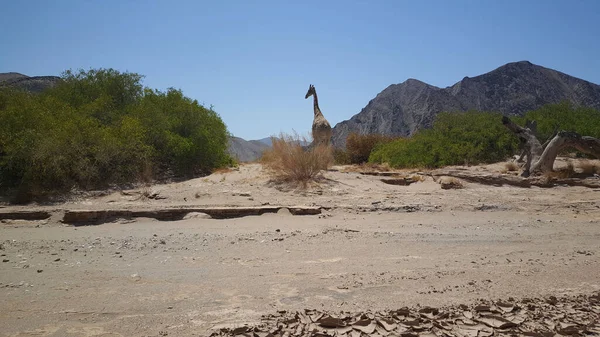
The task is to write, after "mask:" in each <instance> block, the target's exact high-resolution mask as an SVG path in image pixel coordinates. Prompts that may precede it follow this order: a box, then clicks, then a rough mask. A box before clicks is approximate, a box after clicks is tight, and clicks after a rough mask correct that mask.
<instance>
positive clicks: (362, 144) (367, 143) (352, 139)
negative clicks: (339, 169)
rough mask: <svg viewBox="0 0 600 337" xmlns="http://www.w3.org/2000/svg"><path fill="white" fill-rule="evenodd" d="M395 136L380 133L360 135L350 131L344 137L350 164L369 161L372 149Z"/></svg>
mask: <svg viewBox="0 0 600 337" xmlns="http://www.w3.org/2000/svg"><path fill="white" fill-rule="evenodd" d="M395 138H397V137H390V136H385V135H380V134H368V135H361V134H358V133H356V132H352V133H350V134H349V135H348V137H347V138H346V151H347V153H348V157H349V160H350V164H361V163H365V162H367V161H369V156H370V155H371V152H372V151H373V149H374V148H375V147H376V146H378V145H381V144H387V143H389V142H391V141H392V140H394V139H395Z"/></svg>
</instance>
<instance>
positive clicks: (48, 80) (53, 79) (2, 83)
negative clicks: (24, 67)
mask: <svg viewBox="0 0 600 337" xmlns="http://www.w3.org/2000/svg"><path fill="white" fill-rule="evenodd" d="M58 81H60V77H57V76H33V77H29V76H27V75H23V74H19V73H0V87H11V88H18V89H23V90H26V91H29V92H33V93H39V92H42V91H44V90H45V89H47V88H51V87H53V86H55V85H56V83H58Z"/></svg>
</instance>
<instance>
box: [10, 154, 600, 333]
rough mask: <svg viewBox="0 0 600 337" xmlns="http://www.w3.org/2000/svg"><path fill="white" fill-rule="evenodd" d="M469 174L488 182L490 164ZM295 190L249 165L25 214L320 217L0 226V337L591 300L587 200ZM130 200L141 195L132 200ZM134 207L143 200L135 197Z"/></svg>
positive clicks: (345, 179) (350, 183) (354, 176)
mask: <svg viewBox="0 0 600 337" xmlns="http://www.w3.org/2000/svg"><path fill="white" fill-rule="evenodd" d="M469 169H472V170H489V171H494V170H500V169H501V165H496V166H493V165H492V166H486V167H473V168H469ZM325 177H326V178H327V180H325V181H323V182H321V183H320V185H319V186H312V187H310V188H309V189H308V190H307V191H301V190H289V189H281V188H279V187H277V186H274V185H273V184H271V183H269V182H268V176H267V175H266V174H265V172H264V171H263V169H262V168H261V167H260V165H244V166H242V167H241V168H240V169H239V170H238V171H233V172H226V173H218V174H213V175H211V176H209V177H207V178H199V179H194V180H189V181H185V182H180V183H175V184H169V185H158V186H153V187H152V188H151V190H152V192H153V193H157V194H158V195H159V196H160V197H163V198H165V199H158V200H157V199H146V198H144V197H143V196H141V195H140V194H139V193H138V194H136V193H133V194H132V193H128V194H127V195H123V194H121V193H118V192H117V193H112V194H108V195H104V196H100V197H91V196H90V197H85V198H84V197H80V198H77V199H74V200H70V201H68V202H65V203H62V204H59V205H50V206H48V205H46V206H40V205H29V206H26V207H24V206H19V207H17V206H8V205H4V206H2V207H0V211H2V210H26V209H34V210H35V209H51V210H65V209H112V208H115V209H117V208H131V209H134V208H160V207H177V206H186V207H189V206H206V205H218V206H235V205H264V204H267V203H268V204H270V205H288V206H294V205H309V206H310V205H316V206H322V207H324V211H323V213H322V214H321V215H311V216H293V215H290V214H289V213H286V212H285V211H283V212H280V213H279V214H266V215H262V216H249V217H243V218H237V219H227V220H216V219H205V218H201V217H198V218H191V219H187V220H181V221H157V220H154V219H129V220H117V221H114V222H110V223H105V224H99V225H95V226H77V227H76V226H71V225H67V224H63V223H61V222H60V221H58V219H59V218H60V217H52V218H51V219H49V220H43V221H20V220H4V221H3V222H2V223H0V243H1V247H0V255H2V256H1V257H0V259H1V260H2V261H3V262H2V263H0V303H1V310H0V336H165V335H169V336H195V335H208V334H210V333H211V332H212V331H215V329H219V328H221V327H235V326H240V325H242V324H255V323H257V322H259V321H260V318H261V315H263V314H272V313H276V312H277V311H280V310H288V311H289V310H292V311H293V310H303V309H306V308H311V309H319V310H328V311H336V312H339V311H342V310H343V311H350V312H361V311H365V310H385V309H396V308H400V307H403V306H414V305H422V306H424V305H429V306H436V307H439V306H443V305H457V304H472V303H475V302H476V301H477V300H478V299H481V298H484V299H501V298H508V297H514V298H517V299H518V298H524V297H547V296H562V295H568V296H575V295H578V294H592V293H594V292H597V291H598V290H600V259H599V257H600V227H599V226H600V209H599V207H600V205H599V203H598V196H599V195H600V191H598V190H594V189H590V188H584V187H560V186H559V187H554V188H551V189H541V188H529V189H524V188H517V187H493V186H483V185H478V184H468V183H465V188H464V189H460V190H442V189H440V185H439V184H437V183H435V182H433V180H432V179H431V178H430V177H428V178H427V179H426V180H425V181H423V182H418V183H414V184H412V185H410V186H394V185H386V184H384V183H382V182H381V181H380V180H379V179H380V178H381V177H376V176H366V175H360V174H358V173H344V172H341V171H337V172H327V173H326V174H325ZM140 191H141V192H148V191H147V190H144V189H143V188H142V189H140ZM146 194H148V193H146Z"/></svg>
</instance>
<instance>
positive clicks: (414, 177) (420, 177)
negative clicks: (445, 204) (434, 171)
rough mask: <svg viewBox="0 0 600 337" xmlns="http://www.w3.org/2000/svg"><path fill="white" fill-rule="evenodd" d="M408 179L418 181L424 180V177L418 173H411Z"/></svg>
mask: <svg viewBox="0 0 600 337" xmlns="http://www.w3.org/2000/svg"><path fill="white" fill-rule="evenodd" d="M408 179H411V180H412V181H415V182H417V181H419V182H423V181H425V179H426V177H425V176H424V175H420V174H411V175H410V176H409V177H408Z"/></svg>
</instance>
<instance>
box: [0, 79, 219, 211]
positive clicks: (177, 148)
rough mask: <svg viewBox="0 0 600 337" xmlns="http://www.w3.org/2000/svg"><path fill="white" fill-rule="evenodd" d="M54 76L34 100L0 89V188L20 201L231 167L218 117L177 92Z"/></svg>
mask: <svg viewBox="0 0 600 337" xmlns="http://www.w3.org/2000/svg"><path fill="white" fill-rule="evenodd" d="M62 78H63V80H62V81H61V82H60V83H59V84H58V85H57V86H55V87H54V88H51V89H48V90H47V91H45V92H43V93H41V94H38V95H34V94H30V93H27V92H23V91H17V90H11V89H0V121H2V123H0V190H2V191H6V190H7V189H13V190H16V192H17V195H18V197H19V198H20V199H21V201H27V200H29V199H31V198H35V197H38V196H42V195H44V194H48V193H54V192H65V191H68V190H70V189H72V188H81V189H94V188H104V187H107V186H109V185H111V184H127V183H133V182H136V181H138V180H146V181H147V180H149V179H152V178H156V177H159V178H160V177H165V175H166V174H170V175H176V176H183V175H194V174H203V173H209V172H210V171H211V170H213V169H214V168H217V167H222V166H225V165H228V164H230V163H231V158H229V156H228V154H227V140H228V132H227V129H226V126H225V124H224V123H223V121H222V120H221V118H220V117H219V116H218V115H217V113H216V112H214V111H213V110H212V109H207V108H205V107H203V106H201V105H200V104H198V102H197V101H195V100H191V99H190V98H187V97H185V96H184V95H183V94H182V92H181V91H179V90H175V89H168V90H167V91H166V92H161V91H158V90H151V89H148V88H144V87H143V86H142V85H141V79H142V76H140V75H138V74H133V73H120V72H118V71H116V70H113V69H99V70H90V71H87V72H85V71H79V72H76V73H74V72H71V71H66V72H65V73H63V76H62ZM153 174H154V175H153ZM156 175H159V176H156Z"/></svg>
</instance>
